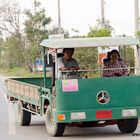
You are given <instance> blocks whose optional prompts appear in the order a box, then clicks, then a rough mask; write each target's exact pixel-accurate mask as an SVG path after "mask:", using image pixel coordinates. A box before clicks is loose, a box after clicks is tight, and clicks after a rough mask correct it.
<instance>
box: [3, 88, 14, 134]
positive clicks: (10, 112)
mask: <svg viewBox="0 0 140 140" xmlns="http://www.w3.org/2000/svg"><path fill="white" fill-rule="evenodd" d="M4 88H5V87H4V86H2V87H1V88H0V91H1V93H2V95H3V97H4V100H5V101H6V104H7V106H8V117H9V131H8V134H9V135H14V134H16V125H15V115H14V110H13V105H12V103H10V102H8V100H7V95H6V93H5V92H6V90H4Z"/></svg>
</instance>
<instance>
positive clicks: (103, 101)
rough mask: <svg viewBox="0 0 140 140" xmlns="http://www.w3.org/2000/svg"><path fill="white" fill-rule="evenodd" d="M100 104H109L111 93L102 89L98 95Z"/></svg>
mask: <svg viewBox="0 0 140 140" xmlns="http://www.w3.org/2000/svg"><path fill="white" fill-rule="evenodd" d="M96 99H97V102H98V103H99V104H107V103H108V102H109V100H110V97H109V94H108V93H107V92H106V91H100V92H99V93H98V94H97V96H96Z"/></svg>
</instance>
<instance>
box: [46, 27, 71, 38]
mask: <svg viewBox="0 0 140 140" xmlns="http://www.w3.org/2000/svg"><path fill="white" fill-rule="evenodd" d="M61 33H62V34H64V38H68V37H69V32H68V31H66V30H65V29H63V28H61ZM48 34H49V35H53V34H58V27H56V26H53V28H52V29H50V30H48Z"/></svg>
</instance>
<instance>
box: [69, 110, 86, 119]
mask: <svg viewBox="0 0 140 140" xmlns="http://www.w3.org/2000/svg"><path fill="white" fill-rule="evenodd" d="M83 119H86V113H85V112H72V113H71V120H83Z"/></svg>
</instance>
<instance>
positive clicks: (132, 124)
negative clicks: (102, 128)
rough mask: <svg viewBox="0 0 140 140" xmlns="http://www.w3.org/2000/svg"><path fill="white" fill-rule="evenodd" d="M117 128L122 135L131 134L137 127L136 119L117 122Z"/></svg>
mask: <svg viewBox="0 0 140 140" xmlns="http://www.w3.org/2000/svg"><path fill="white" fill-rule="evenodd" d="M117 125H118V128H119V130H120V131H121V132H122V133H132V132H134V131H135V130H136V128H137V125H138V118H134V119H123V120H118V123H117Z"/></svg>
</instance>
